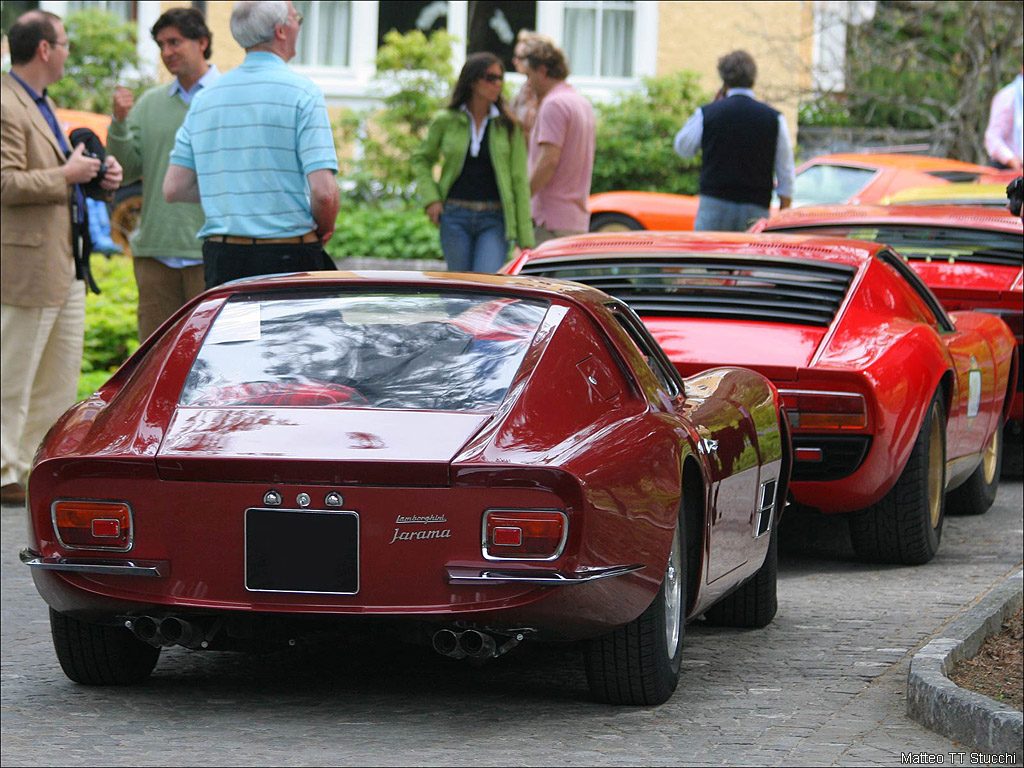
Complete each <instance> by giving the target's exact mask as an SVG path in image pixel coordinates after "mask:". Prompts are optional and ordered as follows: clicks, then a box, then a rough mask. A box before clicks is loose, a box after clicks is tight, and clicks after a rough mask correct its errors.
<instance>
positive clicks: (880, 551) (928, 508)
mask: <svg viewBox="0 0 1024 768" xmlns="http://www.w3.org/2000/svg"><path fill="white" fill-rule="evenodd" d="M945 486H946V409H945V406H944V404H943V402H942V399H941V398H940V393H939V392H936V393H935V395H934V396H933V397H932V400H931V402H930V403H929V404H928V409H927V410H926V411H925V418H924V423H923V424H922V425H921V431H920V432H919V433H918V435H917V440H916V441H915V442H914V448H913V450H912V451H911V454H910V459H909V460H908V461H907V466H906V467H905V468H904V470H903V473H902V474H901V475H900V477H899V479H898V480H897V481H896V485H894V486H893V487H892V489H891V490H890V491H889V492H888V493H887V494H886V495H885V496H884V497H883V498H882V500H881V501H879V502H878V503H877V504H873V505H871V506H870V507H868V508H867V509H862V510H860V511H859V512H854V513H853V514H852V515H850V518H849V523H850V539H851V541H852V543H853V548H854V551H855V552H856V553H857V554H858V555H859V556H860V557H862V558H864V559H866V560H873V561H876V562H882V563H894V564H897V565H921V564H923V563H927V562H928V561H929V560H931V559H932V558H933V557H935V553H936V552H938V551H939V542H940V541H941V540H942V522H943V519H944V517H945V510H946V493H945Z"/></svg>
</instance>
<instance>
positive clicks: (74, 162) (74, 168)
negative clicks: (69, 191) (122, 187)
mask: <svg viewBox="0 0 1024 768" xmlns="http://www.w3.org/2000/svg"><path fill="white" fill-rule="evenodd" d="M83 152H85V144H79V145H78V146H77V147H75V151H74V152H72V153H71V156H70V157H68V160H67V162H66V163H64V167H63V170H64V179H65V180H66V181H67V183H68V184H85V183H87V182H90V181H92V180H93V179H94V178H96V174H97V173H99V172H100V161H99V160H98V159H96V158H95V157H86V156H85V155H83V154H82V153H83ZM115 162H116V161H115ZM117 167H118V169H120V168H121V166H120V165H119V166H117ZM120 183H121V181H120V179H118V184H120Z"/></svg>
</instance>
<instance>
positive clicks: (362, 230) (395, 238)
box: [327, 205, 443, 259]
mask: <svg viewBox="0 0 1024 768" xmlns="http://www.w3.org/2000/svg"><path fill="white" fill-rule="evenodd" d="M327 253H328V254H329V255H330V256H331V257H332V258H335V259H344V258H360V257H365V256H368V257H373V258H378V259H440V258H443V257H442V255H441V243H440V240H439V238H438V234H437V227H435V226H434V225H433V224H431V223H430V219H428V218H427V215H426V214H425V213H424V212H423V210H422V209H421V208H419V207H415V206H409V205H402V206H400V207H395V208H389V207H383V206H372V205H361V206H346V207H344V208H342V210H341V212H340V213H339V214H338V226H337V228H336V229H335V230H334V237H332V238H331V239H330V241H329V242H328V243H327Z"/></svg>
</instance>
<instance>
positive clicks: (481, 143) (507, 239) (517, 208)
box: [412, 52, 533, 272]
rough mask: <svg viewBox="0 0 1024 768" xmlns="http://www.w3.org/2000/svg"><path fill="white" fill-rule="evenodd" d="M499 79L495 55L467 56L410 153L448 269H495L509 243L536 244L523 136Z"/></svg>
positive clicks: (501, 77) (500, 72)
mask: <svg viewBox="0 0 1024 768" xmlns="http://www.w3.org/2000/svg"><path fill="white" fill-rule="evenodd" d="M504 77H505V70H504V67H502V64H501V59H499V58H498V57H497V56H495V55H494V54H493V53H487V52H482V53H474V54H471V55H470V56H469V57H468V58H467V59H466V64H465V66H463V67H462V72H460V73H459V79H458V81H457V82H456V83H455V88H454V90H453V92H452V98H451V101H450V102H449V103H448V107H447V108H446V109H444V110H442V111H441V112H439V113H438V114H437V116H436V117H435V118H434V120H433V122H432V123H431V124H430V128H429V129H428V131H427V136H426V138H425V139H424V140H423V143H422V144H421V145H420V147H419V149H417V150H416V151H415V152H414V153H413V155H412V164H413V169H414V171H415V173H416V185H417V190H418V192H419V196H420V200H421V201H422V202H423V205H424V206H425V207H426V211H427V216H428V217H430V220H431V221H432V222H433V223H434V225H435V226H439V227H440V229H441V250H442V251H443V252H444V259H445V262H446V263H447V265H448V269H450V270H453V271H457V272H496V271H498V269H500V268H501V266H502V264H504V263H505V259H506V258H507V256H508V255H509V251H510V249H512V248H529V247H531V246H532V245H533V222H532V221H531V220H530V182H529V178H528V176H527V170H526V141H525V140H524V139H523V131H522V128H521V127H520V125H519V123H518V122H516V120H515V118H514V117H512V115H511V114H510V113H509V112H508V111H507V109H506V108H505V105H504V103H503V101H502V97H501V87H502V83H503V82H504ZM439 159H440V160H441V163H442V164H441V178H440V180H439V181H435V180H434V173H433V171H434V166H435V165H436V164H437V162H438V160H439Z"/></svg>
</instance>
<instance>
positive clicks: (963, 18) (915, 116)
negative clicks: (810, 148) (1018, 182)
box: [801, 0, 1024, 161]
mask: <svg viewBox="0 0 1024 768" xmlns="http://www.w3.org/2000/svg"><path fill="white" fill-rule="evenodd" d="M1022 21H1024V6H1022V5H1021V3H1019V2H1015V1H1013V0H1011V1H1010V2H1004V1H1003V0H991V1H984V0H964V1H963V2H949V1H948V0H943V1H941V2H940V1H935V0H926V1H914V2H911V1H908V0H882V1H881V2H879V3H878V5H877V6H876V10H875V15H874V17H873V18H872V19H871V20H870V21H869V22H867V23H865V24H862V25H860V26H851V27H849V28H848V33H847V45H848V51H847V59H846V62H847V73H846V90H845V92H844V93H841V94H826V95H824V96H820V97H818V98H817V99H816V100H812V101H811V102H807V103H805V105H804V107H803V109H802V112H801V117H802V119H803V120H805V121H806V120H809V121H813V122H814V123H817V124H827V125H844V124H845V125H856V126H862V127H869V128H886V127H891V128H900V129H918V130H921V129H924V130H930V131H931V132H932V136H933V139H932V143H933V144H934V145H935V146H937V147H942V148H943V149H944V150H945V151H946V152H947V153H948V154H949V155H950V156H951V157H956V158H960V159H963V160H969V161H978V160H981V159H983V158H984V149H983V146H984V142H983V136H984V131H985V125H986V122H987V119H988V110H989V104H990V102H991V99H992V97H993V96H994V95H995V93H996V91H997V90H998V89H999V88H1000V87H1001V86H1003V85H1005V84H1006V83H1008V82H1010V80H1012V79H1013V77H1014V76H1015V75H1016V74H1017V72H1018V67H1019V66H1020V63H1021V56H1022V42H1021V30H1022Z"/></svg>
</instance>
